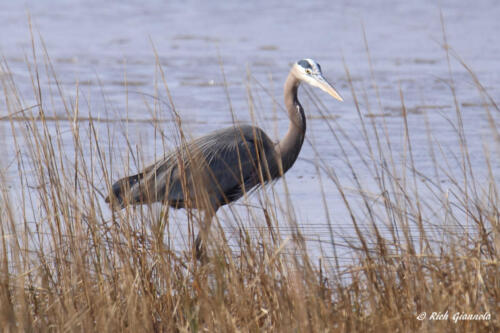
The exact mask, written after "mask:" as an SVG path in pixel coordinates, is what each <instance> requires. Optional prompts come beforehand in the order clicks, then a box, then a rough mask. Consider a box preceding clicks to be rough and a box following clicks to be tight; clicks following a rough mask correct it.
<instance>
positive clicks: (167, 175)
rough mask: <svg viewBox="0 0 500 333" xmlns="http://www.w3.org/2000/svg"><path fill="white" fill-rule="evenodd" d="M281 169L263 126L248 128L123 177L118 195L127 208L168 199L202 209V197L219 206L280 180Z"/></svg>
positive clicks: (201, 141) (220, 134)
mask: <svg viewBox="0 0 500 333" xmlns="http://www.w3.org/2000/svg"><path fill="white" fill-rule="evenodd" d="M276 170H277V167H276V157H275V151H274V146H273V144H272V141H271V140H270V139H269V137H268V136H267V135H266V134H265V133H264V131H262V130H261V129H260V128H258V127H253V126H245V125H243V126H240V127H230V128H227V129H223V130H219V131H216V132H213V133H211V134H208V135H206V136H203V137H201V138H198V139H196V140H193V141H191V142H190V143H188V144H186V145H184V146H183V147H182V148H178V149H176V150H175V151H173V152H171V153H169V154H167V155H166V156H165V158H164V159H162V160H161V161H158V162H156V163H154V164H153V165H151V166H149V167H147V168H146V169H144V170H143V171H142V172H140V173H138V174H137V175H133V176H129V177H125V178H123V179H120V180H119V181H117V182H116V183H115V184H114V185H113V193H114V195H115V197H117V198H118V199H119V202H120V204H121V205H122V206H123V202H124V201H127V202H128V203H132V204H141V203H145V202H155V201H165V202H168V204H170V205H172V206H176V207H184V206H185V205H186V204H187V203H186V201H187V200H188V198H189V200H191V203H190V204H191V205H192V206H193V207H194V208H199V207H196V206H198V205H200V203H199V201H200V199H199V196H206V198H207V199H209V200H210V201H211V204H212V205H213V206H214V207H219V206H222V205H224V204H227V203H229V202H232V201H234V200H237V199H238V198H240V197H241V196H242V195H243V194H244V193H245V192H248V191H250V190H251V189H253V188H255V187H256V186H257V185H259V184H262V183H263V182H266V181H268V180H270V179H272V178H275V175H276ZM125 187H127V189H126V191H125ZM125 193H127V195H126V196H125V195H124V194H125ZM125 197H126V199H125ZM197 197H198V198H197ZM197 202H198V203H197Z"/></svg>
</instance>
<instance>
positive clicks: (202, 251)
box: [194, 208, 216, 261]
mask: <svg viewBox="0 0 500 333" xmlns="http://www.w3.org/2000/svg"><path fill="white" fill-rule="evenodd" d="M215 212H216V208H215V209H210V210H206V211H205V214H204V216H203V221H202V223H201V225H200V231H199V232H198V235H197V236H196V240H195V242H194V246H195V248H194V250H195V256H196V259H197V260H200V261H206V259H207V257H206V246H205V242H206V240H207V239H208V233H209V232H210V225H211V224H212V220H213V218H214V216H215Z"/></svg>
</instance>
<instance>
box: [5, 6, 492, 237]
mask: <svg viewBox="0 0 500 333" xmlns="http://www.w3.org/2000/svg"><path fill="white" fill-rule="evenodd" d="M441 9H442V12H443V16H444V20H445V23H446V29H447V37H448V42H449V44H450V45H451V46H452V47H453V48H454V49H455V50H456V51H457V53H458V54H460V56H461V57H463V59H464V60H465V62H466V63H467V64H468V65H470V66H471V67H472V69H473V70H474V71H475V73H476V74H477V75H478V77H479V78H480V80H481V82H482V84H483V85H484V86H485V88H486V89H487V90H488V92H489V93H490V95H491V96H493V98H495V99H496V98H497V96H499V93H500V88H499V87H500V70H499V69H500V58H499V57H498V55H499V54H500V34H498V31H500V20H498V17H500V3H499V2H498V1H493V0H491V1H475V2H474V3H471V2H470V1H465V0H464V1H441ZM27 12H29V13H30V14H31V17H32V21H33V24H34V28H35V30H36V31H37V32H36V34H37V33H38V32H39V33H40V35H41V36H42V37H43V39H44V41H45V43H46V47H47V50H48V53H49V55H50V57H51V61H52V62H53V64H54V67H55V70H56V72H57V74H58V78H59V80H60V81H61V83H62V87H63V89H64V91H65V94H66V95H67V96H68V97H71V96H74V95H75V82H76V81H79V84H80V89H81V94H82V95H83V96H84V97H85V99H86V100H87V103H88V104H89V107H83V108H82V110H81V112H82V113H85V112H88V110H89V109H90V110H91V112H92V115H93V116H94V117H97V116H100V117H103V118H125V117H127V116H128V117H130V118H137V119H144V118H151V114H150V112H149V111H148V110H147V108H146V105H145V100H146V102H147V103H150V104H151V103H152V101H151V100H148V99H147V97H146V98H145V97H144V96H143V95H141V94H138V93H137V92H143V93H149V94H154V93H155V78H158V76H157V75H156V72H155V70H156V67H155V56H154V51H153V48H152V43H153V44H154V46H155V48H156V49H157V52H158V55H159V58H160V62H161V64H162V66H163V68H164V70H165V73H166V80H167V82H168V84H169V88H170V89H171V92H172V95H173V98H174V101H175V104H176V107H177V108H178V110H179V112H180V113H181V115H182V117H183V119H184V122H185V126H186V129H187V131H188V132H189V133H191V134H192V135H193V136H199V135H202V134H204V133H207V132H209V131H212V130H214V129H217V128H220V127H223V126H227V125H229V124H231V114H230V111H229V110H230V109H229V103H228V100H227V98H226V94H225V91H224V87H223V84H222V83H223V76H222V74H221V68H220V65H219V55H220V58H221V59H222V61H223V66H224V72H225V75H226V78H227V81H228V84H229V95H230V98H231V104H232V107H233V109H234V110H235V113H236V115H237V117H238V119H240V120H242V121H249V120H250V114H249V111H248V110H249V108H248V98H247V90H246V81H247V79H246V76H247V70H250V71H251V73H252V75H253V76H255V78H256V79H257V80H259V81H260V82H262V84H263V85H264V86H265V87H267V88H268V89H270V90H271V91H272V92H273V93H274V95H275V96H276V97H277V100H278V101H280V102H281V100H282V84H283V82H284V79H285V77H286V75H287V73H288V70H289V67H290V64H291V63H292V62H293V61H296V60H299V59H301V58H306V57H308V58H313V59H315V60H317V61H318V62H319V63H321V65H322V68H323V71H324V74H325V75H326V77H327V78H329V79H330V81H332V82H333V83H334V84H335V85H336V87H337V88H338V90H339V91H340V93H341V94H342V95H343V96H344V99H345V102H344V103H337V102H335V101H333V100H331V99H330V98H328V96H326V95H324V94H322V93H319V92H318V94H317V95H318V97H319V98H320V100H321V101H322V102H323V103H324V104H325V105H326V108H327V109H328V112H329V114H330V115H332V116H337V117H338V118H337V122H338V126H341V127H342V128H343V129H344V130H346V131H347V132H349V133H351V134H352V139H353V140H354V143H355V144H357V145H359V146H360V147H364V144H363V141H362V138H361V136H360V135H356V133H358V132H360V130H361V127H360V125H359V119H358V115H357V113H356V111H355V106H354V102H353V98H352V95H351V92H350V89H349V87H348V85H347V80H346V74H345V70H344V65H343V62H342V57H344V58H345V61H346V64H347V66H348V67H349V70H350V72H351V75H352V77H353V80H354V85H355V87H356V88H357V89H358V93H362V92H363V91H365V92H366V96H363V94H361V95H360V96H359V98H360V102H361V106H362V112H363V113H364V114H366V113H367V112H368V111H367V110H368V108H370V109H371V110H372V111H373V112H376V113H384V114H386V115H387V116H386V121H387V125H388V129H389V133H390V136H391V141H392V142H393V144H394V147H393V148H394V149H395V150H396V151H397V150H398V149H401V147H402V146H403V141H404V137H403V126H402V118H401V116H400V115H401V101H400V96H399V87H401V89H402V91H403V92H404V96H405V103H406V104H407V107H408V109H409V112H410V115H409V127H410V132H411V133H412V142H413V143H412V144H413V149H414V152H415V159H416V164H417V166H418V167H419V168H420V169H421V170H423V171H429V174H432V173H431V172H430V171H431V160H430V157H429V154H428V150H427V149H428V143H427V139H426V132H425V123H424V122H425V117H426V116H427V117H428V119H429V122H430V124H431V127H432V129H433V131H434V135H435V138H436V140H438V141H439V142H441V144H442V145H443V147H445V150H446V151H448V152H449V154H450V156H452V155H453V154H459V152H460V150H459V147H458V145H457V140H456V135H455V134H454V130H453V128H452V126H450V124H449V122H448V119H451V120H454V119H455V113H454V108H453V107H452V106H453V99H452V94H451V93H450V89H449V86H448V83H447V82H448V80H449V74H448V67H447V61H446V54H445V53H444V52H443V50H442V48H441V47H440V44H441V43H442V40H443V37H442V30H441V22H440V7H439V6H438V5H436V2H435V1H414V2H401V1H377V2H367V1H321V0H316V1H301V2H296V3H295V4H293V5H291V4H289V5H287V6H283V2H282V1H269V0H267V1H229V2H227V1H225V2H220V3H215V4H211V3H210V4H209V2H206V1H147V2H143V1H128V0H125V1H121V2H120V3H118V2H117V3H114V4H112V5H111V4H104V3H103V2H102V1H76V0H73V1H62V0H61V1H48V0H47V1H26V2H14V1H5V0H3V1H1V2H0V20H1V22H2V25H1V29H0V53H1V55H2V56H3V57H5V59H6V61H7V63H8V64H9V66H10V70H11V72H12V73H13V75H14V80H15V82H16V83H17V84H18V89H19V91H20V92H21V94H22V95H23V97H24V98H25V101H24V102H25V106H29V105H32V104H34V101H33V99H32V97H31V96H33V94H32V86H31V81H30V77H29V74H28V71H27V67H26V61H25V59H24V57H25V55H28V56H31V42H30V36H29V29H28V19H27ZM363 24H364V26H365V29H366V34H367V39H368V44H369V47H370V52H371V56H372V60H373V65H374V69H375V72H374V74H375V79H376V81H377V84H378V87H379V89H380V96H381V104H382V110H380V109H379V107H378V104H377V98H376V94H375V90H374V89H373V88H372V85H371V80H370V71H369V66H368V62H367V57H366V52H365V46H364V42H363V30H362V25H363ZM39 56H40V57H41V55H39ZM452 71H453V78H454V80H455V84H456V89H457V96H458V99H459V103H460V105H461V106H462V111H463V116H464V119H465V129H466V133H467V140H468V143H469V148H470V153H471V156H472V157H473V164H474V167H475V168H476V169H477V170H478V171H477V172H478V174H485V173H486V168H485V167H484V160H483V159H482V156H483V144H486V145H488V144H490V143H492V139H491V133H490V131H489V127H488V123H487V121H486V114H485V111H484V108H483V107H481V106H480V103H481V99H480V96H479V94H478V92H477V90H476V89H475V87H474V85H473V83H472V79H471V78H470V77H469V75H468V74H467V73H466V71H465V70H464V69H463V68H461V67H460V66H459V65H458V64H457V63H456V62H455V61H452ZM0 75H1V74H0ZM125 77H126V78H125ZM125 80H126V82H127V84H128V86H127V87H126V86H125ZM42 85H43V86H44V87H45V90H46V92H47V93H48V92H49V91H50V90H49V88H50V89H55V85H54V84H53V82H52V83H51V82H49V81H48V80H47V79H45V78H44V77H42ZM160 86H162V85H161V84H160ZM127 89H128V92H129V93H128V94H127V93H126V91H127ZM254 89H255V90H254V91H256V100H257V110H256V111H257V119H258V120H259V121H258V123H259V125H260V126H261V127H263V128H264V129H265V130H266V131H267V132H268V133H270V134H271V136H272V137H275V138H278V137H279V136H280V135H283V133H284V131H285V130H286V128H287V118H286V115H285V114H284V113H283V112H281V111H277V113H276V115H275V114H274V113H273V111H272V110H273V109H274V108H275V107H274V106H273V102H272V99H271V98H270V97H269V96H268V95H266V93H264V92H263V91H262V89H259V88H258V86H255V84H254ZM160 90H161V92H162V93H160V94H161V95H163V96H164V95H165V94H164V93H163V91H164V90H162V88H161V87H160ZM103 96H104V97H103ZM301 100H302V101H303V105H304V106H305V107H306V111H307V110H308V109H309V110H313V111H312V112H309V113H308V116H309V118H310V119H309V120H308V133H307V137H308V139H309V140H310V141H311V142H314V145H315V147H316V149H317V150H318V151H319V152H320V153H321V154H322V156H323V157H324V158H325V159H326V161H327V162H328V163H329V164H330V165H339V167H338V168H337V172H338V173H339V177H340V178H341V180H345V184H346V187H347V189H348V188H349V186H350V185H349V184H351V181H350V180H349V171H348V170H347V169H346V168H345V165H344V164H343V163H340V162H339V160H340V159H341V158H342V157H341V152H340V149H339V147H338V145H337V144H336V143H335V141H334V139H333V137H332V134H331V133H330V131H329V130H328V127H327V126H326V125H325V123H324V120H322V119H320V117H319V114H318V113H317V112H314V110H315V107H313V103H312V102H311V100H310V99H308V98H307V97H306V95H305V94H304V92H303V91H302V97H301ZM497 102H498V100H497ZM49 105H50V104H49ZM51 111H52V112H55V113H56V114H58V113H59V114H61V115H62V114H64V111H63V109H62V107H61V106H60V105H59V104H58V103H57V101H56V102H55V103H54V105H52V107H51ZM162 112H164V113H163V114H162V115H160V117H168V111H167V110H166V109H165V110H163V111H162ZM5 114H7V111H6V108H5V104H4V101H3V100H2V102H1V103H0V117H2V116H4V115H5ZM274 116H276V117H277V123H276V124H274V123H273V122H271V121H269V119H273V117H274ZM494 116H495V119H496V121H499V117H498V114H496V113H495V114H494ZM108 125H109V126H111V127H112V132H113V133H115V132H116V133H117V134H116V139H115V140H114V141H113V142H112V143H110V142H108V141H107V138H106V139H103V144H105V145H110V144H112V145H113V149H114V150H115V152H116V154H117V155H119V156H125V153H126V148H125V146H124V145H123V137H122V136H121V134H119V133H122V132H123V128H124V125H123V124H119V123H111V124H102V125H101V126H102V128H101V130H102V131H103V132H104V133H105V129H104V126H108ZM275 125H276V126H275ZM0 126H2V127H0V142H2V143H3V146H4V147H5V146H6V144H7V147H8V144H9V142H11V140H12V138H11V132H10V130H9V127H8V124H1V125H0ZM165 126H167V125H165ZM167 127H168V126H167ZM275 127H276V128H275ZM151 130H152V126H151V125H148V124H144V123H136V124H130V125H129V126H128V131H129V135H130V139H131V141H132V144H134V145H139V146H140V147H141V149H142V150H143V151H144V152H145V159H146V160H152V159H154V156H155V151H156V154H161V153H162V151H161V150H159V149H155V148H154V145H153V142H154V137H153V136H152V135H151ZM277 132H278V133H279V134H278V135H276V133H277ZM346 146H348V145H347V144H346ZM4 149H6V150H7V151H6V153H7V154H10V155H12V154H13V152H12V151H10V150H9V149H8V148H4ZM120 154H121V155H120ZM350 155H351V156H352V162H353V163H354V164H357V163H359V158H358V157H356V155H355V154H354V153H352V154H350ZM495 157H498V155H496V156H495ZM313 160H314V152H313V149H312V148H311V146H310V143H306V144H305V145H304V147H303V149H302V152H301V155H300V159H299V161H298V162H297V163H296V165H295V166H294V167H293V168H292V169H291V170H290V172H289V173H288V174H287V181H288V186H289V190H290V192H291V193H292V202H293V204H294V208H295V211H296V214H297V216H298V217H299V220H300V221H301V223H302V225H303V227H304V232H305V233H306V235H307V236H308V237H309V238H311V239H315V238H318V237H319V236H321V237H323V236H324V234H325V231H326V230H327V229H326V225H325V213H324V208H323V204H322V202H321V200H320V197H319V195H318V192H319V191H320V186H319V182H318V176H317V173H316V171H315V170H314V167H313V166H312V165H311V163H309V161H313ZM3 167H5V168H8V169H9V170H10V171H11V172H15V169H13V168H14V167H12V166H10V167H8V165H5V166H3ZM450 167H451V169H452V172H457V173H459V168H458V164H456V163H451V166H450ZM493 167H494V170H495V173H496V174H497V175H499V174H500V172H499V170H500V167H499V163H498V159H497V158H494V160H493ZM114 171H115V178H116V177H118V176H123V175H124V172H123V170H121V169H120V167H118V166H116V170H114ZM360 172H363V171H362V169H360ZM367 178H368V177H367ZM362 181H363V182H366V184H365V185H366V186H368V188H369V187H370V186H371V185H373V184H371V183H370V181H369V180H362ZM102 188H103V189H104V183H103V184H102ZM276 189H277V191H278V192H280V193H282V192H283V190H282V186H280V183H278V184H277V186H276ZM325 193H326V198H327V200H328V207H329V210H330V213H331V217H332V219H333V223H334V224H335V225H338V226H339V230H341V231H339V232H340V233H343V232H344V231H342V230H343V229H342V227H344V228H345V230H348V229H349V228H350V226H349V222H348V220H346V215H345V210H344V209H343V206H342V204H341V202H340V198H339V195H338V193H337V190H336V189H335V187H334V186H333V184H326V185H325ZM221 216H224V214H223V213H221ZM347 232H348V231H347ZM327 238H328V237H327Z"/></svg>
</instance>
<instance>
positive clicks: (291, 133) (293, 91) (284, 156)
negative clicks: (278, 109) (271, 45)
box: [276, 72, 306, 172]
mask: <svg viewBox="0 0 500 333" xmlns="http://www.w3.org/2000/svg"><path fill="white" fill-rule="evenodd" d="M299 85H300V81H299V80H298V79H297V77H296V76H295V74H294V73H293V72H290V74H289V75H288V78H287V79H286V82H285V89H284V92H285V106H286V108H287V110H288V118H289V119H290V123H289V125H288V131H287V132H286V134H285V136H284V138H283V139H282V140H281V141H280V142H279V143H278V144H277V147H276V150H277V151H278V154H279V156H280V157H281V163H282V167H283V172H286V171H287V170H288V169H290V168H291V167H292V165H293V163H295V161H296V160H297V157H298V156H299V152H300V149H301V148H302V144H303V143H304V136H305V133H306V117H305V115H304V109H303V108H302V105H300V102H299V99H298V97H297V92H298V89H299Z"/></svg>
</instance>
